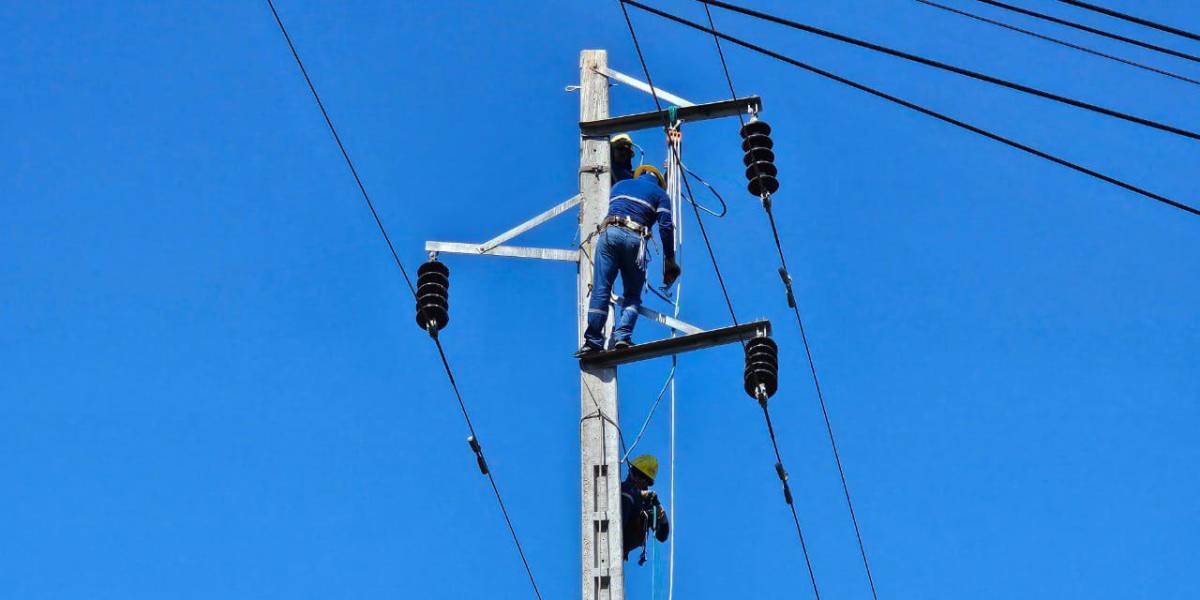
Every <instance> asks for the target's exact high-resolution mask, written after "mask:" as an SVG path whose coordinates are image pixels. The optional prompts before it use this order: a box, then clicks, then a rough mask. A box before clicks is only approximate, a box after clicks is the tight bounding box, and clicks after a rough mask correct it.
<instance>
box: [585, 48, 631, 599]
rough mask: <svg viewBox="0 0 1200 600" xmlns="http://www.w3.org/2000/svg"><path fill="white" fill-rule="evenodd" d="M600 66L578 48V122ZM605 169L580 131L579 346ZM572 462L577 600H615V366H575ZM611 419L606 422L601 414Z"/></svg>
mask: <svg viewBox="0 0 1200 600" xmlns="http://www.w3.org/2000/svg"><path fill="white" fill-rule="evenodd" d="M607 68H608V55H607V53H606V52H605V51H603V50H584V51H583V53H582V54H580V56H579V82H580V83H579V85H580V88H579V120H580V122H585V123H586V122H590V121H599V120H601V119H607V118H608V78H607V77H605V76H603V75H601V69H607ZM610 185H611V173H610V165H609V154H608V136H607V135H604V136H586V135H584V136H581V137H580V140H579V195H580V197H581V201H580V204H579V239H580V240H582V242H583V243H582V244H581V246H580V260H579V263H578V264H579V268H578V269H577V274H578V277H577V279H578V283H577V293H576V302H577V304H578V306H577V310H576V312H577V314H578V318H579V323H578V333H579V344H580V345H582V344H583V332H584V330H585V329H586V328H587V317H588V300H589V299H590V297H591V290H592V262H593V261H591V260H589V259H588V257H590V256H594V255H593V253H592V249H593V247H594V246H595V236H593V235H592V234H593V233H594V232H595V231H596V229H597V228H598V227H599V226H600V222H601V221H602V220H604V216H605V215H606V214H607V213H608V191H609V187H610ZM579 384H580V388H581V389H580V399H579V407H580V413H581V415H582V419H583V420H582V421H581V422H580V427H579V462H580V465H579V467H580V482H581V484H582V485H581V488H580V491H581V494H582V495H581V498H582V499H583V506H582V507H581V513H580V519H581V525H582V532H583V548H582V550H583V552H582V554H581V556H582V572H583V598H584V600H623V599H624V598H625V577H624V568H623V567H624V565H623V564H622V552H621V550H622V545H621V455H620V452H621V446H620V437H619V432H618V429H617V427H616V425H615V424H616V423H620V421H619V420H618V418H617V369H616V367H611V366H586V365H585V366H583V367H581V369H580V372H579ZM610 419H611V421H612V422H611V423H610V422H608V420H610Z"/></svg>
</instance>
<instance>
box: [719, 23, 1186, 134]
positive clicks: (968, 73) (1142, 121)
mask: <svg viewBox="0 0 1200 600" xmlns="http://www.w3.org/2000/svg"><path fill="white" fill-rule="evenodd" d="M695 1H696V2H700V3H702V4H705V5H709V4H711V5H713V6H716V7H719V8H723V9H725V10H729V11H732V12H736V13H740V14H743V15H746V16H750V17H754V18H756V19H761V20H764V21H770V22H772V23H776V24H779V25H783V26H785V27H790V28H792V29H797V30H799V31H804V32H807V33H812V34H815V35H819V36H821V37H825V38H829V39H832V40H837V41H839V42H844V43H847V44H852V45H855V46H858V47H860V48H866V49H868V50H874V51H876V52H881V53H883V54H888V55H890V56H895V57H897V58H903V59H905V60H908V61H912V62H915V63H918V64H922V65H925V66H928V67H933V68H935V69H941V70H943V71H948V72H950V73H955V74H957V75H962V76H964V77H970V78H972V79H977V80H979V81H984V82H987V83H991V84H993V85H998V86H1001V87H1005V88H1008V89H1011V90H1016V91H1018V92H1023V93H1026V94H1030V95H1033V96H1038V97H1040V98H1045V99H1047V100H1053V101H1055V102H1061V103H1063V104H1068V105H1070V106H1074V107H1076V108H1082V109H1084V110H1089V111H1092V112H1095V113H1099V114H1102V115H1106V116H1109V117H1113V118H1117V119H1122V120H1125V121H1129V122H1131V123H1137V124H1138V125H1143V126H1146V127H1152V128H1154V129H1158V130H1161V131H1166V132H1168V133H1173V134H1175V135H1180V136H1183V137H1187V138H1191V139H1194V140H1200V133H1197V132H1195V131H1190V130H1187V129H1183V128H1181V127H1175V126H1174V125H1167V124H1166V123H1160V122H1158V121H1154V120H1151V119H1146V118H1143V117H1139V116H1136V115H1131V114H1129V113H1125V112H1121V111H1118V110H1113V109H1111V108H1106V107H1103V106H1100V105H1098V104H1092V103H1090V102H1084V101H1082V100H1076V99H1074V98H1068V97H1066V96H1062V95H1059V94H1055V93H1053V92H1047V91H1045V90H1042V89H1038V88H1035V87H1031V86H1028V85H1024V84H1020V83H1015V82H1012V81H1008V80H1007V79H1001V78H999V77H993V76H991V75H987V74H985V73H980V72H978V71H972V70H970V69H964V68H962V67H958V66H955V65H951V64H948V63H944V62H941V61H938V60H933V59H930V58H925V57H923V56H917V55H915V54H911V53H908V52H904V51H902V50H896V49H895V48H889V47H887V46H882V45H879V44H876V43H873V42H867V41H864V40H860V39H857V38H853V37H850V36H848V35H842V34H840V33H835V32H832V31H827V30H825V29H821V28H819V27H813V26H812V25H806V24H804V23H800V22H798V21H793V20H791V19H786V18H783V17H779V16H776V15H772V14H769V13H765V12H762V11H759V10H754V9H751V8H746V7H744V6H738V5H736V4H730V3H728V2H723V1H722V0H695Z"/></svg>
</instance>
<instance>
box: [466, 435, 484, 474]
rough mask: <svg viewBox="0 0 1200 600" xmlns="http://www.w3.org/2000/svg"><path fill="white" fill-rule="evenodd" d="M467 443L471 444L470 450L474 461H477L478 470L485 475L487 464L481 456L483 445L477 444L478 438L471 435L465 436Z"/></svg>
mask: <svg viewBox="0 0 1200 600" xmlns="http://www.w3.org/2000/svg"><path fill="white" fill-rule="evenodd" d="M467 444H468V445H470V446H471V452H474V453H475V461H476V462H478V463H479V472H480V473H482V474H484V475H487V474H488V466H487V461H486V460H484V458H483V446H480V445H479V440H477V439H475V436H473V435H469V436H467Z"/></svg>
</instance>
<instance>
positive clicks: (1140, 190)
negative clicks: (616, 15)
mask: <svg viewBox="0 0 1200 600" xmlns="http://www.w3.org/2000/svg"><path fill="white" fill-rule="evenodd" d="M623 2H624V3H626V4H629V5H630V6H634V7H636V8H639V9H641V10H644V11H646V12H649V13H651V14H655V15H658V16H660V17H662V18H664V19H667V20H670V21H674V22H676V23H679V24H680V25H684V26H686V27H690V28H692V29H695V30H697V31H702V32H705V33H708V34H710V35H716V36H718V37H720V38H721V39H723V40H726V41H728V42H731V43H733V44H736V45H738V46H741V47H743V48H746V49H748V50H752V51H754V52H757V53H759V54H762V55H764V56H769V57H771V58H774V59H775V60H778V61H780V62H784V63H787V64H790V65H792V66H794V67H798V68H800V69H803V70H805V71H808V72H810V73H814V74H816V75H820V76H821V77H825V78H827V79H831V80H833V81H836V82H838V83H841V84H844V85H847V86H850V87H852V88H854V89H856V90H859V91H862V92H866V93H868V94H871V95H872V96H876V97H878V98H882V99H884V100H887V101H888V102H892V103H894V104H899V105H900V106H903V107H905V108H908V109H911V110H914V111H917V112H919V113H921V114H924V115H926V116H930V117H933V118H935V119H937V120H939V121H943V122H945V123H949V124H951V125H954V126H955V127H960V128H962V129H966V130H967V131H970V132H972V133H976V134H978V135H982V136H984V137H986V138H988V139H991V140H994V141H997V142H1000V143H1001V144H1004V145H1006V146H1010V147H1012V148H1016V149H1018V150H1020V151H1022V152H1026V153H1029V154H1032V155H1034V156H1037V157H1038V158H1042V159H1045V160H1048V161H1050V162H1053V163H1055V164H1058V165H1062V166H1064V167H1067V168H1068V169H1071V170H1074V171H1078V172H1080V173H1083V174H1085V175H1088V176H1090V177H1094V178H1096V179H1099V180H1101V181H1104V182H1106V183H1109V184H1112V185H1115V186H1117V187H1120V188H1122V189H1125V190H1128V191H1131V192H1133V193H1135V194H1139V195H1141V196H1145V197H1146V198H1150V199H1151V200H1155V201H1157V202H1162V203H1163V204H1167V205H1169V206H1173V207H1175V208H1178V209H1180V210H1183V211H1185V212H1189V213H1191V214H1193V215H1197V216H1200V209H1197V208H1194V207H1192V206H1189V205H1187V204H1184V203H1182V202H1178V201H1176V200H1172V199H1171V198H1168V197H1166V196H1163V195H1160V194H1156V193H1154V192H1151V191H1149V190H1146V189H1144V188H1140V187H1138V186H1136V185H1133V184H1131V183H1127V182H1125V181H1122V180H1120V179H1117V178H1115V177H1112V176H1109V175H1105V174H1104V173H1100V172H1099V171H1095V170H1093V169H1089V168H1087V167H1084V166H1081V165H1079V164H1076V163H1073V162H1071V161H1068V160H1066V159H1063V158H1059V157H1057V156H1054V155H1052V154H1049V153H1047V152H1043V151H1041V150H1038V149H1037V148H1034V147H1032V146H1029V145H1026V144H1022V143H1020V142H1017V141H1014V140H1012V139H1009V138H1006V137H1004V136H1002V135H999V134H996V133H993V132H991V131H988V130H986V129H983V128H981V127H977V126H975V125H972V124H970V123H967V122H965V121H961V120H959V119H956V118H954V117H950V116H947V115H945V114H942V113H940V112H937V111H935V110H933V109H930V108H926V107H924V106H921V105H919V104H916V103H913V102H909V101H908V100H904V99H903V98H899V97H897V96H893V95H891V94H888V93H886V92H883V91H880V90H877V89H875V88H873V87H870V86H868V85H865V84H862V83H859V82H857V81H853V80H851V79H847V78H846V77H842V76H841V75H838V74H836V73H832V72H830V71H826V70H824V69H820V68H818V67H814V66H812V65H810V64H807V63H804V62H801V61H799V60H796V59H794V58H791V57H789V56H785V55H783V54H780V53H778V52H775V51H773V50H769V49H767V48H764V47H762V46H759V45H757V44H753V43H751V42H747V41H745V40H742V39H740V38H736V37H734V36H731V35H729V34H727V33H722V32H719V31H714V30H713V29H710V28H708V27H705V26H704V25H701V24H699V23H695V22H693V21H689V20H687V19H684V18H683V17H679V16H676V15H673V14H671V13H668V12H664V11H661V10H659V9H657V8H654V7H652V6H647V5H645V4H642V3H641V2H638V1H637V0H623Z"/></svg>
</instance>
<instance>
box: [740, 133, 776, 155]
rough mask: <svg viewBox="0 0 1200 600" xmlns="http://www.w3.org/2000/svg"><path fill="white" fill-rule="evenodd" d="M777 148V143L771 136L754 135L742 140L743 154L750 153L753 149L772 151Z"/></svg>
mask: <svg viewBox="0 0 1200 600" xmlns="http://www.w3.org/2000/svg"><path fill="white" fill-rule="evenodd" d="M774 147H775V142H774V141H773V140H772V139H771V136H769V135H752V136H749V137H747V138H745V139H743V140H742V152H749V151H750V149H751V148H766V149H768V150H770V149H771V148H774Z"/></svg>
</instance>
